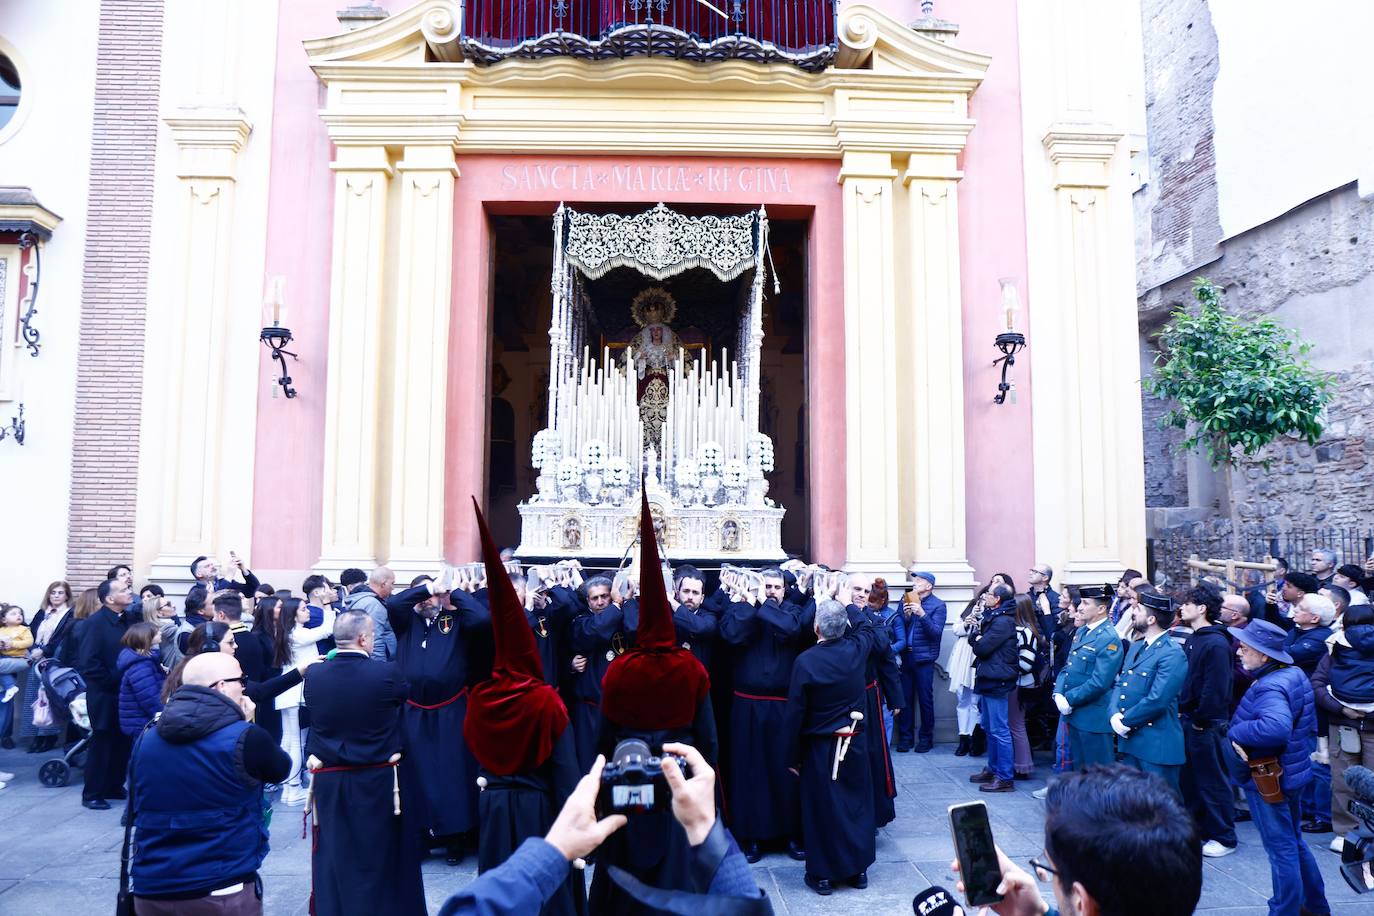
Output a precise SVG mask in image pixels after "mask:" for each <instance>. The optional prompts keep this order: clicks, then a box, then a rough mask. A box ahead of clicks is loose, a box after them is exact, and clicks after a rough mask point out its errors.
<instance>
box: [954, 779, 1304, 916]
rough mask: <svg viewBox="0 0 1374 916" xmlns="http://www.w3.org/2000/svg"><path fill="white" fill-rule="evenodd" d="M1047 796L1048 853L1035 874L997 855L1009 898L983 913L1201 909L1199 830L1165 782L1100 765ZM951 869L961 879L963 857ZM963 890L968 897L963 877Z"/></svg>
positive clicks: (1177, 915) (1144, 915)
mask: <svg viewBox="0 0 1374 916" xmlns="http://www.w3.org/2000/svg"><path fill="white" fill-rule="evenodd" d="M1047 790H1048V791H1047V792H1046V798H1045V850H1044V852H1043V853H1041V854H1040V855H1038V856H1035V857H1033V858H1032V859H1031V860H1030V865H1031V868H1032V869H1033V870H1034V872H1035V875H1034V876H1032V875H1031V873H1030V872H1028V871H1026V870H1025V869H1023V868H1021V867H1019V866H1018V865H1016V864H1015V863H1014V862H1012V861H1011V859H1009V858H1008V857H1007V854H1006V853H1004V852H1003V851H1002V850H1001V849H997V865H998V869H999V871H1000V875H999V877H1000V882H999V884H998V885H997V893H998V894H999V895H1000V896H1001V898H1002V899H1001V900H1000V901H999V902H997V903H993V904H990V905H989V906H987V907H986V908H984V909H981V910H979V912H980V913H984V912H991V913H996V914H997V916H1059V914H1060V913H1063V914H1065V916H1070V914H1096V913H1102V912H1110V913H1113V914H1117V916H1190V914H1191V913H1192V912H1193V911H1194V910H1195V909H1196V908H1197V904H1198V900H1199V898H1201V896H1202V855H1201V852H1200V850H1199V848H1198V835H1197V828H1196V827H1195V826H1194V824H1193V821H1192V818H1190V817H1189V816H1188V812H1187V811H1186V810H1184V808H1183V806H1182V804H1181V803H1180V802H1179V800H1178V798H1177V796H1175V795H1174V793H1172V792H1170V791H1169V790H1168V789H1167V788H1166V787H1165V785H1164V783H1163V781H1162V780H1160V779H1159V778H1158V777H1157V776H1154V775H1153V774H1150V773H1142V772H1140V771H1139V770H1133V769H1130V768H1129V767H1126V766H1124V765H1122V764H1112V765H1111V766H1093V767H1090V768H1089V769H1087V770H1085V771H1083V772H1080V773H1070V774H1068V775H1066V776H1064V777H1062V778H1060V779H1056V780H1054V781H1053V782H1051V783H1050V784H1049V786H1048V787H1047ZM950 867H951V869H952V870H953V871H954V872H956V873H958V872H959V862H958V860H955V861H954V862H952V863H951V865H950ZM1036 878H1039V879H1040V881H1041V882H1045V883H1049V884H1052V885H1053V888H1054V903H1055V906H1053V907H1051V906H1050V904H1049V903H1048V902H1047V901H1046V900H1045V898H1044V897H1043V896H1041V894H1040V888H1039V886H1038V885H1037V884H1036ZM956 887H957V888H958V889H959V891H960V892H961V893H962V892H964V880H963V876H961V880H960V881H959V883H958V884H957V885H956ZM970 912H971V910H970ZM1284 912H1292V913H1293V914H1294V916H1297V911H1296V910H1293V911H1284Z"/></svg>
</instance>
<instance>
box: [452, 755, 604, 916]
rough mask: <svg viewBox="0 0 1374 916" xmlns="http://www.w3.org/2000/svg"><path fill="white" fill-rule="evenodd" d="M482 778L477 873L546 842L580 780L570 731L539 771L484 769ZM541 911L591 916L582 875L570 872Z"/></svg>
mask: <svg viewBox="0 0 1374 916" xmlns="http://www.w3.org/2000/svg"><path fill="white" fill-rule="evenodd" d="M482 775H483V776H484V777H486V780H487V786H486V788H485V789H483V790H482V794H481V796H480V797H479V798H478V800H477V810H478V813H479V814H480V815H481V818H482V835H481V840H480V842H479V844H478V846H477V872H478V874H481V873H482V872H484V871H487V870H488V869H492V868H495V867H496V866H498V865H500V864H501V863H502V862H504V861H506V859H508V858H510V856H511V854H512V853H514V852H515V850H516V849H518V848H519V846H520V844H521V843H523V842H524V841H525V840H527V839H529V838H530V837H532V836H535V837H542V836H543V835H544V834H546V833H548V832H549V827H550V826H552V824H553V821H554V818H556V817H558V812H559V811H560V810H562V808H563V803H564V802H565V801H567V800H568V796H569V795H571V794H572V791H573V789H574V788H576V786H577V781H578V780H579V779H580V778H581V776H582V771H581V770H579V769H578V768H577V759H576V755H575V753H574V750H573V739H572V731H571V730H567V731H564V732H563V735H562V737H560V738H559V739H558V743H557V744H555V745H554V749H553V756H552V757H550V758H549V759H548V760H547V761H545V762H544V765H543V766H541V767H539V768H538V769H537V770H534V771H532V772H529V773H517V774H515V775H512V776H493V775H491V774H490V773H487V772H486V771H485V770H484V771H483V772H482ZM539 912H540V913H542V914H544V916H583V914H585V913H586V912H587V889H586V885H585V883H584V881H583V875H582V872H581V871H580V870H578V869H576V868H570V869H568V879H567V880H566V881H564V882H563V884H562V886H561V887H559V889H558V891H557V892H556V893H555V894H554V895H553V896H552V897H550V898H549V899H548V901H547V902H545V904H544V906H543V907H542V908H541V909H540V910H539Z"/></svg>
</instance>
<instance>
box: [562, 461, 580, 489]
mask: <svg viewBox="0 0 1374 916" xmlns="http://www.w3.org/2000/svg"><path fill="white" fill-rule="evenodd" d="M581 482H582V467H581V465H579V464H578V463H577V459H576V458H564V459H563V460H562V461H560V462H559V463H558V484H559V486H563V487H575V486H577V485H578V484H579V483H581Z"/></svg>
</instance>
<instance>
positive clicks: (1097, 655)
mask: <svg viewBox="0 0 1374 916" xmlns="http://www.w3.org/2000/svg"><path fill="white" fill-rule="evenodd" d="M1111 594H1112V588H1111V586H1103V585H1085V586H1083V588H1081V589H1080V590H1079V595H1080V597H1081V598H1082V600H1081V601H1080V602H1079V605H1078V611H1077V612H1076V614H1075V617H1076V618H1077V623H1078V632H1077V633H1076V634H1074V637H1073V647H1072V648H1071V649H1070V650H1069V660H1068V662H1067V663H1066V664H1065V665H1064V670H1063V671H1061V672H1059V677H1058V678H1057V679H1056V680H1055V682H1054V703H1055V705H1056V706H1058V707H1059V714H1060V715H1061V716H1063V717H1064V718H1065V719H1066V720H1067V721H1068V723H1069V750H1070V752H1071V754H1072V759H1073V767H1074V769H1075V770H1082V769H1084V768H1086V767H1088V766H1091V765H1092V764H1094V763H1100V764H1110V763H1113V762H1114V761H1115V759H1116V754H1115V752H1114V751H1113V749H1112V725H1111V716H1112V712H1113V707H1112V692H1111V691H1112V684H1113V683H1114V682H1115V681H1116V675H1117V673H1118V672H1119V671H1120V670H1121V659H1122V656H1124V655H1125V646H1124V645H1122V640H1121V637H1120V636H1119V635H1117V632H1116V629H1115V628H1114V627H1113V626H1112V625H1111V621H1110V620H1108V619H1107V615H1108V611H1109V610H1110V608H1111V604H1110V602H1111Z"/></svg>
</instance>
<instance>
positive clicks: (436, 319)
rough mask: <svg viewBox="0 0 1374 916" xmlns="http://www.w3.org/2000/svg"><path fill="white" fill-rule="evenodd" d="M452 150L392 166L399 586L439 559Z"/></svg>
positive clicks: (422, 151) (394, 524)
mask: <svg viewBox="0 0 1374 916" xmlns="http://www.w3.org/2000/svg"><path fill="white" fill-rule="evenodd" d="M457 176H458V169H457V167H456V166H455V164H454V158H453V147H452V145H449V144H446V145H444V146H407V147H405V150H404V155H403V156H402V158H401V160H400V161H399V162H398V163H396V185H397V187H396V192H397V194H398V196H399V197H400V226H399V245H398V248H397V250H398V253H399V259H398V262H397V264H396V270H397V274H396V287H397V294H396V301H395V316H394V321H393V322H390V323H391V324H392V325H393V333H394V341H393V351H392V360H391V362H392V372H393V375H392V387H391V406H390V414H391V422H392V435H391V468H390V481H389V488H390V492H389V496H390V498H389V499H388V508H389V512H390V524H389V525H388V527H387V541H388V543H387V551H386V558H387V564H388V565H389V566H390V567H391V568H392V569H393V570H395V572H396V574H397V577H398V578H400V579H403V580H408V579H411V578H413V577H414V576H415V575H417V574H419V573H422V572H434V571H435V570H436V569H438V566H439V563H440V562H441V561H442V560H443V557H444V551H443V546H444V545H443V536H444V443H445V438H446V437H445V435H444V424H445V421H446V416H447V392H448V348H449V313H450V311H451V305H452V270H453V183H454V179H455V178H456V177H457Z"/></svg>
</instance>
